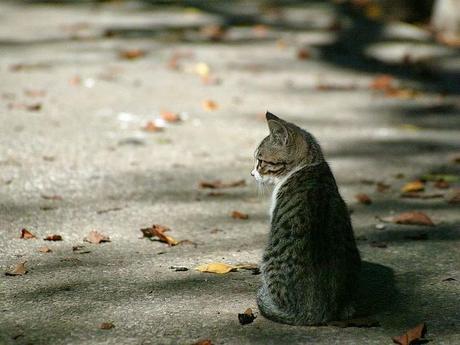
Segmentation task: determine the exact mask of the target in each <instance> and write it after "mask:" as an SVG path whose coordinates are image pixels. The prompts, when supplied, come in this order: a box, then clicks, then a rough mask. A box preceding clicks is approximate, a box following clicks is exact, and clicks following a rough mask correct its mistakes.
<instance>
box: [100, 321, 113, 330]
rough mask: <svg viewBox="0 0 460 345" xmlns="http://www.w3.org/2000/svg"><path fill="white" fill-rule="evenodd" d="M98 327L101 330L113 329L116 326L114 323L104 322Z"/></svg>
mask: <svg viewBox="0 0 460 345" xmlns="http://www.w3.org/2000/svg"><path fill="white" fill-rule="evenodd" d="M98 327H99V329H112V328H114V327H115V325H114V324H113V323H112V322H103V323H101V324H100V325H99V326H98Z"/></svg>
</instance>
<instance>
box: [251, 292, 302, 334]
mask: <svg viewBox="0 0 460 345" xmlns="http://www.w3.org/2000/svg"><path fill="white" fill-rule="evenodd" d="M257 306H258V307H259V311H260V313H261V314H262V315H263V316H264V317H266V318H267V319H269V320H271V321H275V322H279V323H285V324H288V325H295V324H296V322H295V318H294V317H293V316H290V315H289V314H287V313H285V312H283V311H281V310H279V308H278V307H277V306H276V305H275V304H274V303H273V301H272V299H271V297H270V295H269V294H268V291H267V289H266V288H265V287H264V286H263V287H261V288H260V290H259V293H258V294H257Z"/></svg>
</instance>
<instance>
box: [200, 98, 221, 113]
mask: <svg viewBox="0 0 460 345" xmlns="http://www.w3.org/2000/svg"><path fill="white" fill-rule="evenodd" d="M201 106H202V107H203V109H204V110H206V111H214V110H217V109H219V105H218V104H217V103H216V102H214V101H211V100H209V99H208V100H204V101H203V102H202V103H201Z"/></svg>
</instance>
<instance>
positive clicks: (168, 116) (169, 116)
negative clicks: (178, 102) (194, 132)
mask: <svg viewBox="0 0 460 345" xmlns="http://www.w3.org/2000/svg"><path fill="white" fill-rule="evenodd" d="M160 116H161V118H162V119H163V120H165V121H166V122H179V121H181V120H182V119H181V117H180V116H179V114H177V113H173V112H170V111H162V112H161V113H160Z"/></svg>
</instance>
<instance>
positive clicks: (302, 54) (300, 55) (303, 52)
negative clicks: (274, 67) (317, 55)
mask: <svg viewBox="0 0 460 345" xmlns="http://www.w3.org/2000/svg"><path fill="white" fill-rule="evenodd" d="M309 58H311V52H310V50H308V49H307V48H300V49H299V50H298V51H297V59H299V60H307V59H309Z"/></svg>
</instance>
